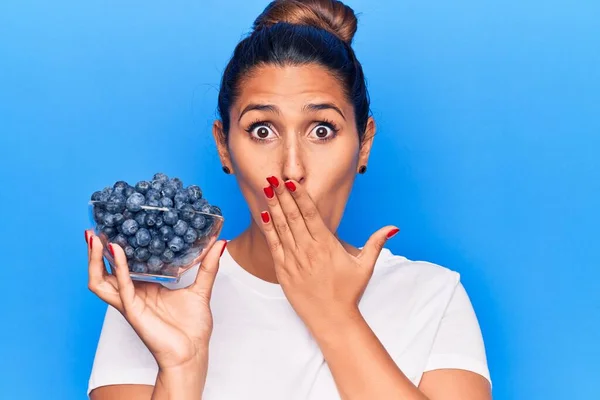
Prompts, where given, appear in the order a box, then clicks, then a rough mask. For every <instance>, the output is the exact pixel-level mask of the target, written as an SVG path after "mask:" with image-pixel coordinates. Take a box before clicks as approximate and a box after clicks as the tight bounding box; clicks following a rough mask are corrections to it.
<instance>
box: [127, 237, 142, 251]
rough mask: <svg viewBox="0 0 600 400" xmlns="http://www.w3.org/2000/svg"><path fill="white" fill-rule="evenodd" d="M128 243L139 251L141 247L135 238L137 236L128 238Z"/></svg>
mask: <svg viewBox="0 0 600 400" xmlns="http://www.w3.org/2000/svg"><path fill="white" fill-rule="evenodd" d="M127 243H129V245H130V246H131V247H133V248H134V249H137V248H138V247H139V245H138V242H137V239H136V238H135V235H133V236H129V237H127Z"/></svg>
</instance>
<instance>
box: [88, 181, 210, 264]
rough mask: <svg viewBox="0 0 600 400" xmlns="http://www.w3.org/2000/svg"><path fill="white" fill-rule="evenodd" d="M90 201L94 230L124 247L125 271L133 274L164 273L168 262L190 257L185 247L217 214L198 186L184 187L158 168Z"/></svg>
mask: <svg viewBox="0 0 600 400" xmlns="http://www.w3.org/2000/svg"><path fill="white" fill-rule="evenodd" d="M91 200H92V204H93V215H94V221H95V222H96V223H97V224H98V225H97V230H98V231H99V232H100V233H101V234H104V235H106V239H107V240H108V241H110V242H112V243H116V244H118V245H119V246H121V247H122V248H123V249H124V251H125V254H126V255H127V261H128V264H129V270H130V271H131V272H136V273H151V274H161V273H163V274H168V271H167V269H168V268H169V267H171V266H173V265H178V263H180V264H181V262H182V260H183V262H185V261H187V260H189V258H190V257H189V256H190V255H191V256H192V259H193V257H194V256H195V255H196V254H193V251H190V249H192V250H194V247H196V246H194V244H195V243H197V241H199V240H201V239H203V238H206V237H207V236H208V235H210V234H211V231H212V228H213V225H214V223H215V220H216V219H220V218H219V217H218V216H222V213H221V210H220V209H219V207H217V206H215V205H211V204H209V203H208V201H207V200H206V199H205V198H203V197H202V190H201V189H200V187H199V186H196V185H191V186H187V187H184V185H183V183H182V181H181V180H180V179H179V178H169V177H168V176H167V175H165V174H163V173H157V174H155V175H154V177H153V178H152V180H151V181H141V182H138V183H137V184H136V185H135V186H131V185H129V184H128V183H127V182H124V181H119V182H116V183H115V184H114V185H113V186H112V187H110V186H109V187H106V188H104V189H103V190H101V191H97V192H94V194H92V198H91ZM207 214H210V215H207ZM196 250H197V249H196ZM198 253H199V251H198Z"/></svg>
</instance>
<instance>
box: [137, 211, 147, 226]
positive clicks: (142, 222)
mask: <svg viewBox="0 0 600 400" xmlns="http://www.w3.org/2000/svg"><path fill="white" fill-rule="evenodd" d="M147 218H148V213H147V212H146V211H144V210H142V211H140V212H138V213H136V214H135V221H136V222H137V223H138V225H139V226H140V227H145V226H146V219H147Z"/></svg>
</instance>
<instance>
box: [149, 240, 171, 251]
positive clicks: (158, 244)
mask: <svg viewBox="0 0 600 400" xmlns="http://www.w3.org/2000/svg"><path fill="white" fill-rule="evenodd" d="M166 247H167V246H166V245H165V242H164V241H163V240H162V239H161V238H159V237H157V238H155V239H152V241H151V242H150V245H149V246H148V250H149V251H150V253H152V254H155V255H160V254H162V252H163V251H165V248H166Z"/></svg>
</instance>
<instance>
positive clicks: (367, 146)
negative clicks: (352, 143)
mask: <svg viewBox="0 0 600 400" xmlns="http://www.w3.org/2000/svg"><path fill="white" fill-rule="evenodd" d="M375 131H376V126H375V119H373V117H372V116H371V117H369V119H368V120H367V128H366V129H365V135H364V136H363V139H362V142H361V144H360V150H359V152H358V168H360V167H361V165H364V166H366V165H367V163H368V162H369V154H371V146H373V137H374V136H375ZM357 172H358V170H357Z"/></svg>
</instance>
